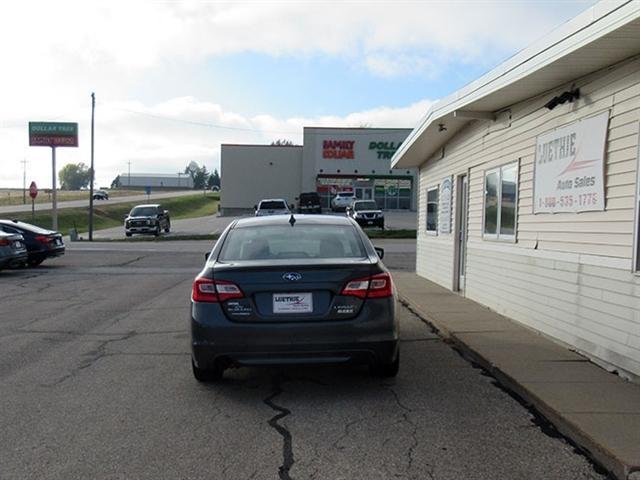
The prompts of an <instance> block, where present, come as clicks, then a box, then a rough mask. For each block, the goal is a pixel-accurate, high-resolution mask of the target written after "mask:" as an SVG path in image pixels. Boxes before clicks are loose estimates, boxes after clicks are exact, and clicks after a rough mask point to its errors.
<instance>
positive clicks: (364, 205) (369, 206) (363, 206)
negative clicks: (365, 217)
mask: <svg viewBox="0 0 640 480" xmlns="http://www.w3.org/2000/svg"><path fill="white" fill-rule="evenodd" d="M353 209H354V210H378V205H376V202H356V203H355V204H354V205H353Z"/></svg>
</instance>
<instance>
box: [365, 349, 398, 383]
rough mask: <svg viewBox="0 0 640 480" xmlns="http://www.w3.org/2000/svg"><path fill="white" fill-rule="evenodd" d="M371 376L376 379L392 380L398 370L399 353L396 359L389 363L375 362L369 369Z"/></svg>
mask: <svg viewBox="0 0 640 480" xmlns="http://www.w3.org/2000/svg"><path fill="white" fill-rule="evenodd" d="M369 370H370V372H371V375H373V376H374V377H378V378H392V377H395V376H396V375H398V370H400V352H398V354H397V355H396V359H395V360H394V361H393V362H391V363H382V362H377V363H374V364H372V365H371V366H370V367H369Z"/></svg>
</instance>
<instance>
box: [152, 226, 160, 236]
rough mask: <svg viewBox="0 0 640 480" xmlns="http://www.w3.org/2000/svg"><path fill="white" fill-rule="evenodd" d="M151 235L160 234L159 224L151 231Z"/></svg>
mask: <svg viewBox="0 0 640 480" xmlns="http://www.w3.org/2000/svg"><path fill="white" fill-rule="evenodd" d="M153 235H154V236H155V237H159V236H160V225H158V226H157V227H156V230H155V231H154V232H153Z"/></svg>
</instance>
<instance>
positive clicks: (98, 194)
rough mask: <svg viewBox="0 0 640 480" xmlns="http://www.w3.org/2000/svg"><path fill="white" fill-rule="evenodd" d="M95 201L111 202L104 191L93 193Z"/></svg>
mask: <svg viewBox="0 0 640 480" xmlns="http://www.w3.org/2000/svg"><path fill="white" fill-rule="evenodd" d="M93 199H94V200H109V194H108V193H107V192H105V191H104V190H96V191H95V192H93Z"/></svg>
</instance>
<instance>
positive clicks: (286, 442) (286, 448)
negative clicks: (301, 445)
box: [263, 375, 295, 480]
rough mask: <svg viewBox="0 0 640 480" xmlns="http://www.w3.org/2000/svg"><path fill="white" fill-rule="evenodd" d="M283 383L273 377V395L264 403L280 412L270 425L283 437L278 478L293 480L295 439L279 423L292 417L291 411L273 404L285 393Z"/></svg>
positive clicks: (276, 377) (270, 421) (279, 378)
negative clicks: (275, 399)
mask: <svg viewBox="0 0 640 480" xmlns="http://www.w3.org/2000/svg"><path fill="white" fill-rule="evenodd" d="M281 383H282V379H281V377H280V376H279V375H276V376H274V377H273V379H272V386H273V392H272V393H271V395H269V396H268V397H267V398H265V399H264V400H263V402H264V403H265V405H267V406H268V407H269V408H271V409H272V410H275V411H276V412H279V413H277V414H276V415H274V416H273V417H271V419H270V420H269V422H268V423H269V426H270V427H271V428H273V429H275V430H276V431H277V432H278V433H279V434H280V435H281V436H282V465H280V467H278V476H279V477H280V480H291V476H290V475H289V471H290V470H291V467H293V464H294V462H295V460H294V458H293V439H292V437H291V432H289V430H288V429H287V428H286V427H284V426H282V425H280V424H279V423H278V421H279V420H282V419H283V418H284V417H286V416H287V415H290V414H291V410H289V409H287V408H284V407H282V406H280V405H277V404H276V403H274V402H273V399H274V398H276V397H277V396H278V395H280V394H281V393H283V392H284V390H283V389H282V386H281Z"/></svg>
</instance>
